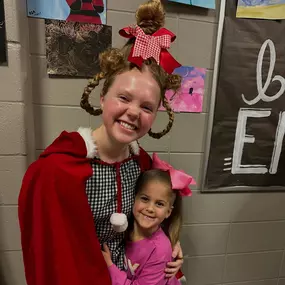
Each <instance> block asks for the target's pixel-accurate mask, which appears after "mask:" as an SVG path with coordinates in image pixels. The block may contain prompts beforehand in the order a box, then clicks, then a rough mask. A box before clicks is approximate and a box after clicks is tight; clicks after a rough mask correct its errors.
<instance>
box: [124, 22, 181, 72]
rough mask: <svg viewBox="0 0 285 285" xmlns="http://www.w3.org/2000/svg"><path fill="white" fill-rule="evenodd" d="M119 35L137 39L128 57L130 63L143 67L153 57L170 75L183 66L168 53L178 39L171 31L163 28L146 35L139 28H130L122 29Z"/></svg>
mask: <svg viewBox="0 0 285 285" xmlns="http://www.w3.org/2000/svg"><path fill="white" fill-rule="evenodd" d="M119 34H120V35H121V36H123V37H125V38H136V40H135V43H134V45H133V47H132V49H131V52H130V55H129V57H128V60H129V61H130V62H132V63H134V64H136V65H138V66H142V63H143V61H144V60H145V59H148V58H151V57H153V58H154V60H155V61H156V62H157V64H159V65H160V66H161V67H162V68H163V69H164V70H165V71H166V72H167V73H169V74H171V73H172V72H173V70H174V69H175V68H177V67H180V66H181V64H180V63H178V62H177V61H176V60H175V59H174V58H173V57H172V55H171V54H170V53H169V52H168V51H167V49H169V48H170V44H171V42H173V41H174V40H175V38H176V36H175V35H174V34H173V33H172V32H170V31H169V30H167V29H165V28H161V29H159V30H158V31H156V32H155V33H153V34H152V35H146V34H145V33H144V31H143V30H142V28H140V27H139V26H134V27H131V26H129V27H126V28H123V29H121V30H120V31H119Z"/></svg>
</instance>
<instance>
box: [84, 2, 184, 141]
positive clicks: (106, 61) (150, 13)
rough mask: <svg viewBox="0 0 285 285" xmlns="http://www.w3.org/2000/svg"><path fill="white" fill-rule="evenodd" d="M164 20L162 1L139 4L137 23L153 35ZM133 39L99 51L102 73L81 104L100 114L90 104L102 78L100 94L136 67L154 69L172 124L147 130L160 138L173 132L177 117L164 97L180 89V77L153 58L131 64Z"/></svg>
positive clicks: (151, 70) (95, 113)
mask: <svg viewBox="0 0 285 285" xmlns="http://www.w3.org/2000/svg"><path fill="white" fill-rule="evenodd" d="M164 19H165V11H164V8H163V6H162V4H161V2H160V0H150V1H148V2H146V3H144V4H142V5H140V6H139V8H138V10H137V12H136V21H137V25H138V26H139V27H141V28H142V29H143V31H144V32H145V34H149V35H151V34H153V33H154V32H156V31H157V30H159V29H160V28H161V27H163V25H164ZM134 41H135V39H134V38H132V39H129V40H128V41H127V43H126V44H125V45H124V46H123V47H122V48H121V49H117V48H111V49H108V50H106V51H104V52H103V53H101V54H100V56H99V61H100V68H101V72H100V73H98V74H96V75H95V76H94V77H93V78H92V79H91V80H90V81H89V83H88V85H87V87H85V89H84V93H83V95H82V98H81V104H80V105H81V107H82V108H83V109H84V110H86V111H87V112H88V113H89V114H91V115H94V116H98V115H100V114H101V113H102V110H101V109H95V108H94V107H92V106H91V105H90V102H89V95H90V93H91V92H92V90H93V89H94V88H95V87H96V86H98V85H99V81H100V80H101V79H105V82H104V86H103V88H102V91H101V96H105V95H106V93H107V92H108V90H109V88H110V86H111V85H112V84H113V82H114V80H115V78H116V76H117V75H119V74H121V73H124V72H126V71H129V70H132V69H133V68H138V69H139V70H141V71H143V70H145V69H147V70H149V71H150V72H151V74H152V76H153V78H154V79H155V80H156V82H157V84H158V85H159V87H160V90H161V94H160V96H161V101H162V105H163V106H164V107H165V109H166V110H167V113H168V115H169V123H168V125H167V127H166V128H165V129H164V130H163V131H162V132H160V133H153V132H152V131H151V129H150V130H149V132H148V133H149V135H150V136H151V137H153V138H157V139H159V138H161V137H162V136H164V135H165V134H167V133H168V132H169V131H170V129H171V127H172V125H173V120H174V114H173V111H172V109H171V107H170V105H169V103H168V101H167V99H166V97H165V92H166V90H169V89H172V90H174V91H177V90H178V89H179V88H180V86H181V76H180V75H176V74H168V73H166V72H165V71H164V69H163V68H162V67H161V66H159V65H158V64H157V63H156V61H155V60H154V59H152V58H150V59H147V60H144V62H143V65H142V67H141V68H139V67H138V66H136V65H135V64H133V63H130V62H129V61H128V56H129V54H130V51H131V48H132V46H133V44H134Z"/></svg>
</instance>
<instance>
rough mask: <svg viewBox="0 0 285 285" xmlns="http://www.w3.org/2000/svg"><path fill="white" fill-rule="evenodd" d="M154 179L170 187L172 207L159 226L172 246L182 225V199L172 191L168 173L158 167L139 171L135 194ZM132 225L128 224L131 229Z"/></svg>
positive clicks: (177, 238)
mask: <svg viewBox="0 0 285 285" xmlns="http://www.w3.org/2000/svg"><path fill="white" fill-rule="evenodd" d="M154 180H155V181H159V182H162V183H165V185H166V186H167V187H169V189H170V192H169V193H170V195H171V200H172V207H173V209H172V212H171V214H170V216H169V217H168V218H167V219H165V220H164V221H163V223H162V225H161V227H162V229H163V231H164V232H165V234H166V235H167V236H168V237H169V239H170V242H171V245H172V246H174V245H175V244H176V243H177V242H178V241H179V235H180V230H181V226H182V199H181V196H180V195H179V194H178V193H175V192H177V191H172V187H171V179H170V175H169V173H168V172H167V171H163V170H160V169H151V170H147V171H145V172H143V173H141V174H140V176H139V178H138V180H137V182H136V187H135V194H136V195H137V194H139V193H140V191H142V190H143V189H144V187H145V186H146V185H147V184H148V183H149V182H150V181H154ZM132 226H133V225H130V229H131V230H132Z"/></svg>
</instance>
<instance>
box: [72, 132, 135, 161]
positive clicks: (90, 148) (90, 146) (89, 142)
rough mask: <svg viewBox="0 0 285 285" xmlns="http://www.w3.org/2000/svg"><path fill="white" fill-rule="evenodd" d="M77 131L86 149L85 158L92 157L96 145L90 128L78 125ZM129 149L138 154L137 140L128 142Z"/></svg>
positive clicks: (95, 150)
mask: <svg viewBox="0 0 285 285" xmlns="http://www.w3.org/2000/svg"><path fill="white" fill-rule="evenodd" d="M77 132H78V133H79V134H80V135H81V137H82V138H83V140H84V142H85V145H86V150H87V155H86V157H87V158H94V157H95V156H96V154H97V151H98V150H97V145H96V143H95V142H94V139H93V137H92V129H91V128H83V127H80V128H79V129H78V130H77ZM129 146H130V149H131V151H132V153H133V154H135V155H139V153H140V147H139V144H138V142H137V141H133V142H131V143H130V144H129Z"/></svg>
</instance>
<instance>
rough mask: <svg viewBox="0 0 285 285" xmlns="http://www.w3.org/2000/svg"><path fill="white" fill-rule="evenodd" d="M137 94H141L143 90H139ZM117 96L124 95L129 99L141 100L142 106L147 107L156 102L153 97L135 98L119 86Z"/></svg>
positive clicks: (133, 94)
mask: <svg viewBox="0 0 285 285" xmlns="http://www.w3.org/2000/svg"><path fill="white" fill-rule="evenodd" d="M139 92H143V90H140V91H139ZM117 94H118V95H125V96H127V97H128V98H129V99H139V98H140V99H141V101H142V102H141V103H142V104H149V105H156V104H157V102H156V100H155V96H145V94H142V96H137V95H136V94H135V93H133V92H131V91H129V90H128V89H127V88H124V87H122V86H120V88H119V89H118V90H117Z"/></svg>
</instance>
